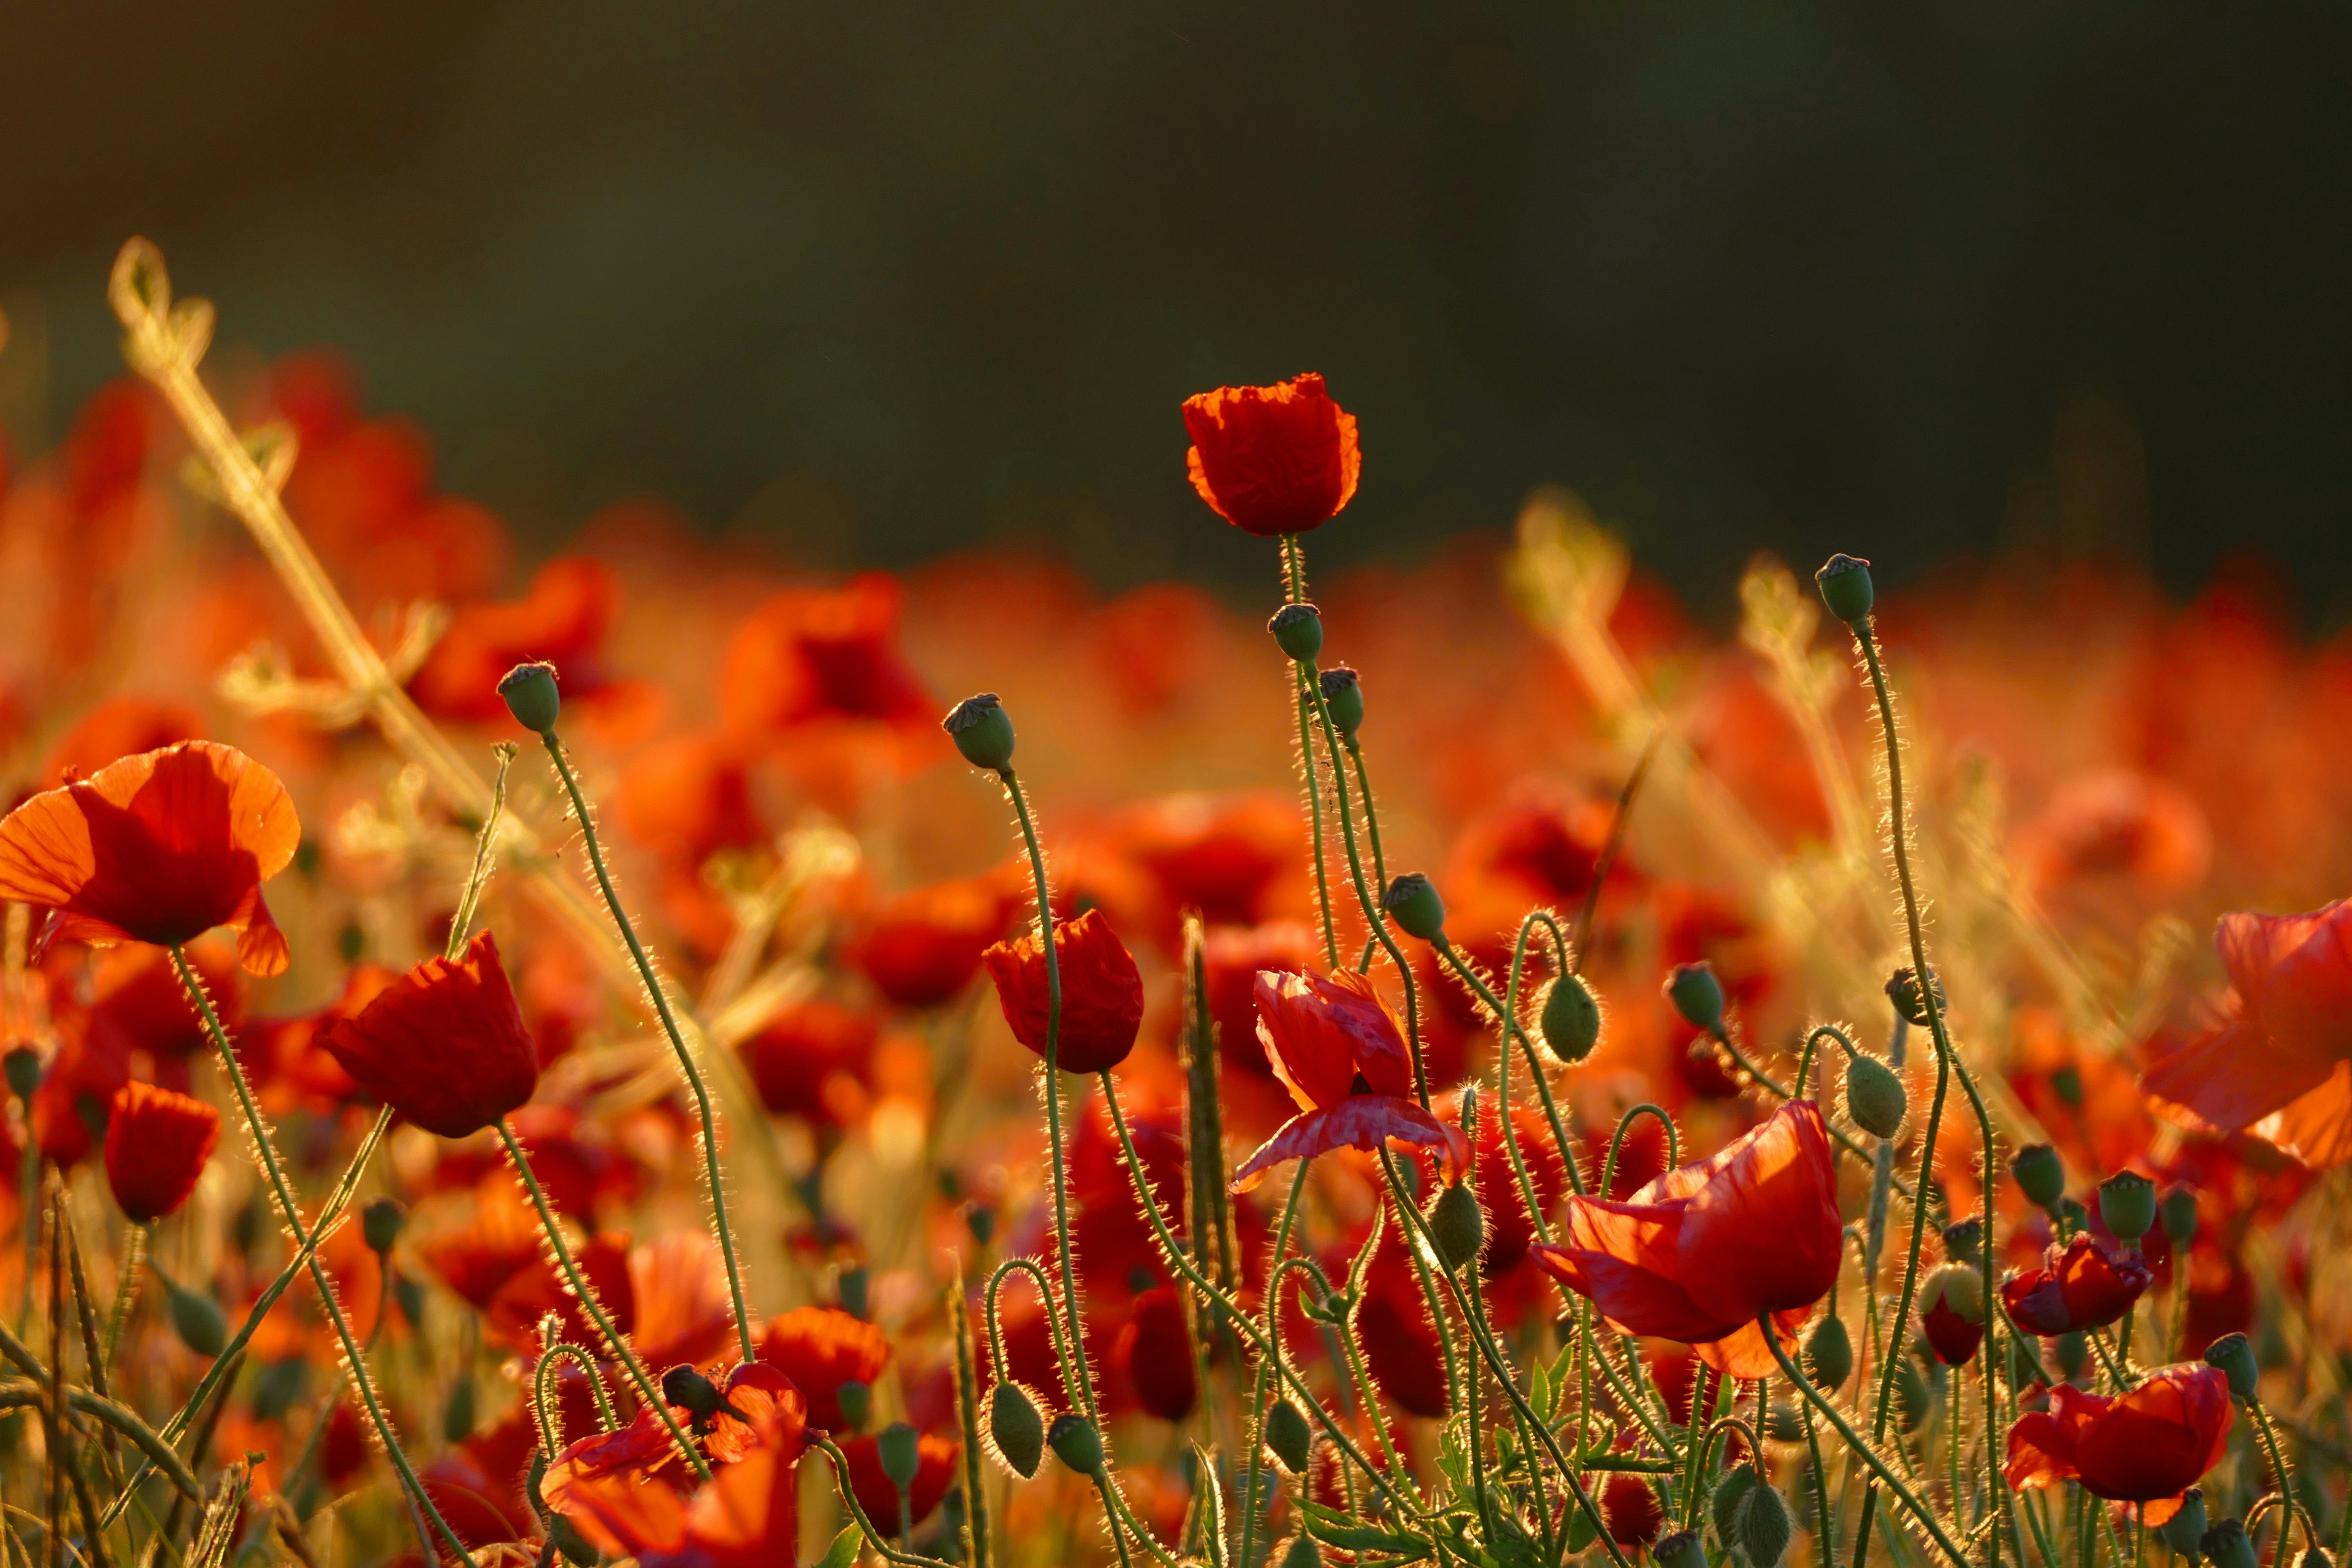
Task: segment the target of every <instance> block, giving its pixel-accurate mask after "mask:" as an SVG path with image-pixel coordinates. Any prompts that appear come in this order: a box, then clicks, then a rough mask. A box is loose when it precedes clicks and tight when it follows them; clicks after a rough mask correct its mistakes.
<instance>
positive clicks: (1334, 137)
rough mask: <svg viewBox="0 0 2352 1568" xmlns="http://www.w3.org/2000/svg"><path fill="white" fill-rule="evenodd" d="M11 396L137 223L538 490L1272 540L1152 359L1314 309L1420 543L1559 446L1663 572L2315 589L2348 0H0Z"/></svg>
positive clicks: (1193, 384) (1055, 539)
mask: <svg viewBox="0 0 2352 1568" xmlns="http://www.w3.org/2000/svg"><path fill="white" fill-rule="evenodd" d="M6 32H7V35H8V38H7V42H6V45H5V47H0V215H5V216H0V308H5V310H7V312H8V314H9V318H10V321H11V322H12V325H13V327H14V336H13V342H12V343H11V345H10V347H9V348H8V349H7V351H6V352H5V353H0V425H5V428H6V431H7V433H8V436H9V437H10V439H11V442H12V445H13V446H14V447H15V448H16V450H17V451H18V452H20V453H23V452H28V451H36V452H37V451H41V450H46V449H47V447H49V446H50V445H51V444H52V443H53V441H54V439H55V438H56V437H57V436H58V434H59V426H60V423H61V421H62V420H63V419H64V418H66V417H68V416H69V415H70V412H71V410H73V409H74V408H76V407H77V406H79V405H80V403H81V401H82V400H83V398H84V397H86V396H87V395H88V394H89V391H90V390H91V389H92V388H93V387H95V386H96V385H97V384H100V382H101V381H102V380H104V379H105V378H106V377H108V376H110V375H111V374H118V373H119V370H120V360H119V358H118V357H117V354H116V352H115V346H114V333H115V328H114V324H113V321H112V320H111V318H110V315H109V314H108V312H107V310H106V306H105V301H104V298H103V285H104V279H105V271H106V266H107V263H108V261H109V260H110V258H111V257H112V255H113V254H114V251H115V249H116V247H118V246H119V245H120V244H121V241H122V240H123V238H124V237H126V236H127V235H129V234H131V233H133V232H142V233H145V234H148V235H150V236H152V237H153V238H155V239H156V240H157V241H158V242H159V243H160V244H161V245H163V247H164V249H165V251H166V253H167V254H168V255H169V256H170V257H171V258H172V263H173V272H174V275H175V277H176V278H177V279H178V280H179V281H180V283H181V286H182V287H183V288H184V289H186V290H187V291H190V292H197V293H205V294H208V295H210V296H212V297H213V298H215V300H218V301H219V302H220V303H221V305H222V307H223V315H224V329H223V340H224V342H223V348H224V352H226V353H231V354H234V353H237V352H242V353H246V354H247V355H248V356H249V357H251V358H253V359H255V360H258V359H260V358H262V357H264V356H268V357H274V356H276V355H278V354H281V353H285V352H288V351H289V350H293V349H296V348H300V347H304V346H310V345H318V344H332V345H335V346H337V347H339V348H341V350H342V351H343V352H344V353H347V354H348V356H349V357H350V359H351V361H352V363H353V365H354V366H355V368H356V369H357V370H358V372H359V373H360V374H361V375H362V378H363V379H364V381H365V383H366V384H367V386H368V388H369V396H370V401H371V404H372V405H373V408H374V409H376V410H378V411H384V410H397V411H400V412H404V413H406V414H409V415H412V416H415V418H416V419H418V420H419V421H420V422H421V423H422V425H423V426H425V428H426V429H428V430H429V431H430V432H432V434H433V436H434V437H435V438H436V441H437V442H438V444H439V451H440V458H441V465H442V479H443V482H444V483H445V484H446V486H447V487H448V488H450V489H456V490H458V491H460V492H463V493H468V494H471V495H474V496H476V497H478V498H479V499H481V500H485V501H487V502H488V503H489V504H491V505H492V506H493V507H494V508H496V509H497V510H499V512H500V513H501V515H503V516H504V517H505V518H506V519H507V520H508V521H509V522H510V523H512V524H513V525H514V526H516V527H517V528H518V529H519V530H520V531H521V533H522V534H523V536H524V538H525V539H526V540H536V541H539V542H541V543H542V544H543V545H548V546H551V545H552V544H553V543H554V542H556V541H557V540H559V539H560V538H562V536H563V535H564V533H565V532H567V531H569V530H570V529H571V528H572V527H573V526H575V525H576V524H577V523H578V522H579V521H581V520H582V519H583V518H585V517H586V516H588V515H589V514H590V513H592V512H593V510H596V509H597V508H598V507H599V506H601V505H603V504H604V503H607V502H609V501H611V500H614V499H615V498H616V497H620V496H624V495H627V494H632V493H636V492H652V493H656V494H659V495H661V496H663V497H665V498H667V499H668V500H671V501H673V502H675V503H677V505H679V506H680V507H682V508H683V509H684V510H686V511H687V512H688V515H689V516H691V517H692V518H694V519H695V520H696V521H698V522H699V523H700V524H702V525H704V526H707V527H709V528H710V529H712V530H714V531H725V530H740V531H748V532H751V533H756V534H758V535H761V536H763V537H765V538H767V539H769V540H771V541H772V542H774V543H775V544H776V546H777V548H778V550H779V552H781V553H782V555H783V556H784V557H785V558H786V559H788V560H790V561H792V562H793V563H797V564H801V565H806V566H816V567H836V566H848V565H853V564H860V563H877V564H885V565H902V564H905V563H909V562H912V561H916V560H919V559H922V558H925V557H927V556H930V555H933V554H936V553H938V552H941V551H943V550H947V549H950V548H955V547H960V546H966V545H971V544H976V543H993V542H1020V541H1024V540H1025V541H1033V542H1038V543H1041V544H1045V545H1049V546H1051V547H1052V548H1054V549H1055V550H1056V551H1057V552H1063V553H1065V554H1066V558H1068V559H1072V560H1075V561H1076V563H1079V564H1080V565H1081V566H1083V567H1084V568H1085V569H1086V570H1087V571H1088V572H1089V573H1090V574H1093V575H1094V576H1095V577H1097V579H1098V580H1099V581H1100V582H1101V583H1102V584H1103V585H1104V586H1106V587H1120V586H1125V585H1128V584H1133V583H1136V582H1139V581H1143V580H1147V579H1150V578H1152V577H1157V576H1163V575H1170V574H1175V575H1192V576H1197V577H1202V578H1206V579H1208V580H1210V581H1213V582H1218V583H1222V584H1228V585H1240V584H1244V583H1246V584H1248V586H1249V587H1251V588H1262V587H1263V586H1264V584H1260V583H1257V582H1256V581H1255V578H1256V577H1258V576H1262V575H1263V559H1262V552H1258V551H1255V550H1252V549H1249V548H1248V547H1247V546H1248V543H1249V542H1247V541H1244V540H1240V539H1238V538H1235V537H1230V536H1229V534H1230V531H1227V530H1223V529H1221V528H1219V527H1216V526H1214V525H1213V521H1212V520H1211V519H1210V518H1209V517H1208V515H1207V514H1206V513H1205V512H1204V511H1203V510H1202V509H1201V508H1200V506H1199V504H1198V502H1197V501H1196V500H1193V498H1192V495H1191V494H1190V492H1189V490H1188V489H1187V488H1186V486H1185V484H1184V482H1183V477H1182V460H1181V455H1182V448H1183V438H1182V435H1181V426H1180V425H1179V422H1178V419H1177V416H1176V405H1177V403H1178V401H1179V400H1180V399H1181V397H1182V396H1184V395H1186V394H1187V393H1190V392H1192V391H1195V390H1198V389H1201V388H1203V387H1207V386H1211V385H1214V384H1218V383H1220V382H1241V381H1267V380H1272V379H1276V378H1277V377H1280V376H1284V375H1287V374H1292V373H1294V372H1296V371H1298V370H1301V369H1307V368H1316V369H1320V370H1322V371H1324V372H1326V373H1327V374H1328V375H1329V376H1330V378H1331V382H1332V385H1333V387H1334V389H1335V391H1336V393H1337V394H1338V395H1339V397H1340V398H1341V399H1342V401H1343V402H1344V403H1346V404H1347V405H1349V407H1350V408H1351V409H1353V410H1355V411H1356V412H1357V413H1358V414H1359V415H1360V416H1361V418H1362V420H1363V424H1364V430H1365V444H1366V448H1367V467H1366V482H1365V486H1364V489H1363V491H1362V493H1361V495H1360V499H1359V500H1358V501H1357V502H1356V504H1355V505H1354V507H1353V508H1352V509H1351V510H1350V511H1349V513H1348V516H1347V518H1346V520H1345V521H1344V523H1343V524H1342V525H1341V526H1338V527H1334V528H1331V529H1328V530H1327V531H1325V533H1324V535H1323V537H1322V538H1320V539H1319V540H1318V545H1317V549H1318V559H1319V560H1322V561H1325V562H1328V563H1332V564H1339V563H1344V562H1347V561H1349V560H1360V559H1363V558H1366V557H1368V556H1381V557H1384V558H1388V559H1392V560H1397V561H1400V562H1407V563H1409V562H1411V561H1413V560H1415V559H1419V558H1421V557H1423V556H1425V555H1426V554H1427V553H1428V552H1430V551H1432V550H1433V549H1435V548H1438V547H1439V546H1440V545H1441V543H1442V542H1444V540H1446V539H1448V538H1450V537H1453V536H1454V535H1457V534H1459V533H1460V532H1462V531H1465V530H1475V529H1482V528H1497V527H1501V526H1504V525H1506V524H1507V522H1508V521H1509V519H1510V517H1511V516H1512V514H1513V512H1514V511H1515V510H1516V509H1517V504H1518V502H1519V500H1520V499H1521V497H1522V496H1523V495H1524V494H1525V493H1526V492H1527V491H1528V489H1529V488H1530V487H1531V486H1533V485H1535V484H1538V483H1540V482H1547V481H1549V482H1555V483H1560V484H1565V485H1568V486H1570V487H1573V488H1574V489H1577V490H1578V491H1580V493H1582V494H1583V495H1584V496H1586V497H1587V498H1588V499H1589V500H1591V503H1592V504H1593V506H1594V508H1595V510H1597V511H1598V512H1599V513H1600V514H1601V516H1603V517H1605V518H1607V519H1609V520H1610V521H1612V523H1614V524H1615V525H1617V526H1620V527H1622V529H1623V530H1625V531H1626V532H1627V534H1628V536H1629V537H1630V538H1631V539H1632V541H1633V544H1634V547H1635V549H1636V552H1637V554H1638V556H1639V559H1640V560H1641V561H1642V562H1643V564H1644V565H1646V566H1647V567H1648V568H1649V569H1651V570H1652V571H1654V572H1655V573H1657V574H1661V575H1662V576H1664V578H1665V579H1666V580H1667V581H1668V582H1669V583H1670V584H1673V585H1674V586H1675V588H1677V589H1678V590H1680V591H1681V593H1682V594H1683V595H1685V598H1686V600H1687V601H1688V602H1689V603H1690V604H1691V605H1693V606H1694V607H1695V608H1696V610H1697V611H1699V612H1700V614H1701V615H1702V616H1704V617H1706V618H1708V619H1712V620H1715V621H1717V622H1718V623H1726V622H1727V621H1728V619H1729V618H1730V615H1731V612H1732V608H1733V602H1732V589H1731V584H1732V582H1733V581H1734V579H1735V578H1736V576H1737V574H1738V569H1739V567H1740V565H1741V564H1742V563H1743V562H1744V561H1745V559H1746V557H1747V555H1748V552H1749V551H1750V550H1752V549H1753V548H1755V547H1757V546H1759V545H1769V546H1771V547H1774V548H1777V549H1778V550H1780V552H1782V553H1784V554H1785V555H1787V556H1788V557H1789V558H1790V559H1791V560H1794V561H1809V560H1811V559H1814V558H1817V557H1818V556H1820V555H1822V553H1824V552H1827V551H1828V550H1830V549H1832V548H1852V549H1857V550H1860V551H1863V552H1867V553H1869V554H1871V555H1873V556H1874V557H1875V558H1877V560H1878V561H1879V562H1880V563H1881V565H1882V568H1883V569H1885V573H1886V574H1887V575H1888V576H1890V577H1891V578H1893V579H1894V580H1895V581H1896V582H1898V583H1899V582H1902V581H1905V580H1916V577H1917V576H1918V574H1921V573H1922V572H1924V571H1926V570H1928V569H1930V568H1931V567H1935V566H1937V565H1938V564H1940V563H1950V562H1954V561H1970V560H1973V561H1984V560H1989V559H1995V558H1999V557H2001V556H2004V555H2008V556H2014V555H2017V554H2021V553H2029V552H2039V553H2050V554H2067V555H2080V554H2084V553H2097V552H2105V553H2109V554H2114V555H2117V556H2120V557H2123V558H2126V559H2129V560H2133V561H2137V562H2145V563H2148V564H2149V565H2151V566H2152V567H2153V569H2154V571H2155V572H2156V574H2158V579H2159V581H2161V582H2162V583H2163V584H2165V585H2166V586H2167V587H2168V589H2170V590H2172V591H2173V592H2175V593H2176V594H2185V593H2186V592H2188V591H2189V590H2191V589H2192V588H2193V587H2194V586H2195V585H2196V584H2199V583H2200V582H2201V581H2203V580H2204V579H2205V578H2206V577H2207V576H2208V575H2209V574H2210V572H2211V570H2212V569H2213V567H2214V566H2215V564H2216V563H2217V562H2219V561H2220V560H2221V559H2222V558H2223V557H2225V556H2226V555H2228V554H2230V553H2231V552H2233V551H2243V550H2252V551H2254V552H2259V553H2261V554H2263V555H2266V556H2267V557H2268V558H2269V559H2270V560H2271V561H2273V563H2278V564H2280V565H2281V566H2283V567H2284V571H2283V572H2282V573H2280V576H2281V578H2282V579H2283V580H2284V582H2285V584H2287V588H2286V592H2287V593H2288V595H2290V599H2291V603H2290V604H2289V605H2288V606H2287V607H2288V609H2289V611H2290V613H2292V614H2297V615H2300V616H2303V617H2304V624H2305V626H2307V627H2309V628H2311V629H2315V630H2316V629H2326V628H2332V627H2334V626H2338V625H2340V624H2342V623H2343V622H2344V621H2346V620H2347V618H2352V553H2347V548H2346V546H2345V544H2344V543H2343V540H2344V538H2345V524H2346V522H2347V511H2352V470H2347V464H2346V462H2345V441H2344V435H2343V433H2344V431H2345V429H2346V428H2347V420H2352V384H2347V351H2352V307H2347V291H2346V289H2345V287H2344V282H2343V278H2342V273H2343V268H2342V266H2341V265H2340V264H2341V262H2342V260H2343V258H2344V253H2345V249H2346V241H2347V215H2348V214H2352V205H2347V204H2352V195H2348V194H2347V193H2352V182H2347V178H2346V175H2347V173H2352V169H2348V168H2347V164H2352V95H2347V94H2346V93H2344V92H2343V91H2342V90H2341V80H2340V78H2341V61H2342V60H2343V59H2345V58H2347V45H2352V37H2347V34H2352V12H2347V11H2346V10H2344V9H2343V8H2341V7H2336V6H2329V5H2319V4H2311V3H2297V0H2253V3H2245V0H2238V3H2232V4H2230V5H2215V4H2198V3H2191V0H2082V3H2070V4H2068V5H2045V4H2041V3H2038V0H1933V3H1921V0H1895V3H1893V4H1872V5H1861V4H1848V3H1838V0H1810V3H1806V0H1703V3H1694V4H1686V5H1673V6H1644V5H1626V4H1622V3H1617V0H1544V3H1542V4H1499V3H1494V0H1462V3H1453V4H1447V5H1442V6H1441V5H1423V6H1402V5H1361V4H1356V3H1340V0H1331V3H1328V4H1304V5H1292V4H1286V5H1260V4H1254V3H1253V4H1228V5H1167V4H1134V5H1108V6H1106V5H1095V4H1090V3H1087V0H1024V3H1016V4H990V5H954V4H929V3H925V4H906V3H899V0H878V3H872V4H861V5H808V4H772V3H766V0H761V3H757V4H752V3H742V4H706V3H693V4H676V5H644V4H634V5H633V4H620V3H616V0H563V3H562V4H553V3H530V0H498V3H491V0H466V3H464V4H451V3H448V0H415V3H413V4H410V5H402V6H377V7H366V8H360V7H341V6H323V7H322V6H315V5H294V4H291V3H289V0H266V3H258V4H243V5H233V6H208V7H179V6H161V5H133V4H122V3H114V0H92V3H89V4H85V5H72V6H46V7H25V8H19V9H18V10H17V12H16V14H15V15H13V16H12V17H11V18H10V20H9V22H8V23H7V26H6Z"/></svg>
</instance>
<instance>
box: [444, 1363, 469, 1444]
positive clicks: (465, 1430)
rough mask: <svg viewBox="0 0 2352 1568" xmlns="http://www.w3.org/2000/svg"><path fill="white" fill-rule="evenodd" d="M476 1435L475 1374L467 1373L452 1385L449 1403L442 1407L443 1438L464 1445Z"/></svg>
mask: <svg viewBox="0 0 2352 1568" xmlns="http://www.w3.org/2000/svg"><path fill="white" fill-rule="evenodd" d="M473 1435H474V1374H473V1373H470V1372H469V1373H465V1374H464V1375H463V1376H461V1377H459V1378H458V1379H457V1382H456V1383H455V1384H451V1385H450V1389H449V1403H448V1404H446V1405H443V1406H442V1407H441V1436H444V1437H446V1438H447V1439H448V1440H449V1441H450V1442H452V1443H462V1442H464V1441H465V1440H466V1439H467V1438H468V1437H470V1436H473Z"/></svg>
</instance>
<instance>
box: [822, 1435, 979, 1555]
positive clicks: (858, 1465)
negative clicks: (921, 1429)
mask: <svg viewBox="0 0 2352 1568" xmlns="http://www.w3.org/2000/svg"><path fill="white" fill-rule="evenodd" d="M839 1447H840V1448H841V1457H842V1458H845V1459H846V1460H848V1461H849V1489H850V1490H851V1491H852V1492H854V1493H856V1496H857V1506H858V1507H860V1508H862V1509H864V1510H866V1518H868V1519H870V1520H872V1521H874V1526H875V1528H876V1529H877V1530H880V1531H885V1532H886V1533H887V1534H891V1535H896V1534H897V1533H898V1487H897V1485H896V1484H894V1483H893V1482H892V1481H891V1479H890V1477H889V1475H888V1473H887V1472H886V1471H885V1470H884V1469H883V1468H882V1454H881V1449H880V1445H879V1443H878V1441H877V1439H876V1438H873V1437H870V1436H867V1437H845V1438H842V1439H841V1441H840V1444H839ZM962 1451H963V1450H962V1448H961V1446H959V1445H957V1444H954V1443H950V1442H949V1441H948V1440H947V1439H946V1438H944V1437H934V1436H931V1435H930V1434H929V1433H928V1432H926V1433H925V1434H923V1436H922V1437H921V1438H920V1440H919V1441H918V1442H917V1444H916V1445H915V1456H916V1468H915V1482H914V1485H912V1486H910V1487H908V1489H907V1519H908V1522H909V1523H911V1524H920V1523H922V1522H923V1521H925V1520H927V1519H929V1518H930V1517H931V1512H932V1510H935V1509H937V1508H938V1507H939V1506H940V1499H941V1498H944V1497H946V1496H947V1495H948V1489H949V1488H950V1487H951V1486H953V1485H954V1484H955V1479H956V1458H957V1456H958V1455H960V1454H961V1452H962Z"/></svg>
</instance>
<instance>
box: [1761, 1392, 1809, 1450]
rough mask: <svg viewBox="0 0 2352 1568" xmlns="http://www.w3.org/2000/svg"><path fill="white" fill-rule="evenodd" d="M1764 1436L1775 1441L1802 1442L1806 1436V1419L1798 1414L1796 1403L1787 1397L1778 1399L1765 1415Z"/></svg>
mask: <svg viewBox="0 0 2352 1568" xmlns="http://www.w3.org/2000/svg"><path fill="white" fill-rule="evenodd" d="M1764 1436H1767V1437H1769V1438H1771V1439H1772V1441H1774V1442H1775V1443H1801V1442H1802V1441H1804V1437H1805V1426H1804V1419H1803V1417H1801V1416H1800V1415H1798V1414H1797V1407H1796V1406H1795V1405H1792V1404H1790V1403H1789V1402H1788V1401H1787V1400H1785V1399H1784V1400H1776V1401H1774V1402H1773V1405H1772V1408H1771V1410H1770V1412H1769V1414H1767V1415H1765V1417H1764Z"/></svg>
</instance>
